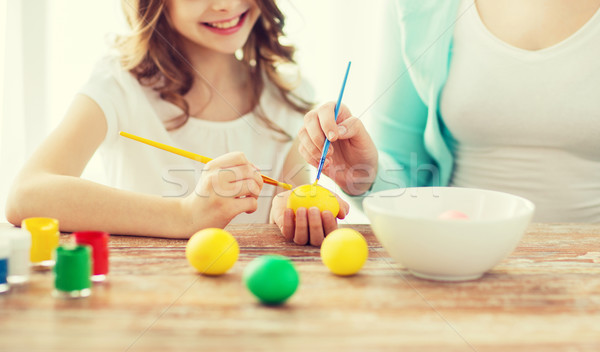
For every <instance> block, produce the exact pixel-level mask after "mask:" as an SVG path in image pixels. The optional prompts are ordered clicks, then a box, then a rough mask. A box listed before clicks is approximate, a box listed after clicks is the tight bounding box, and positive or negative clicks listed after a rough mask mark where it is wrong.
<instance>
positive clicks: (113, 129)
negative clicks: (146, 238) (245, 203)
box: [80, 56, 303, 223]
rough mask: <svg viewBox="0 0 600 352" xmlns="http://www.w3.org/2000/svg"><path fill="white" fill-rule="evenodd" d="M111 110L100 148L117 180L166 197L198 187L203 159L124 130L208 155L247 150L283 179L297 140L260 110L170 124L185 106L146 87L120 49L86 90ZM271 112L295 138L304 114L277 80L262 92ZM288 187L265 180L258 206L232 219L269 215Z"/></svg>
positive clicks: (110, 177)
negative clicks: (129, 69) (284, 94)
mask: <svg viewBox="0 0 600 352" xmlns="http://www.w3.org/2000/svg"><path fill="white" fill-rule="evenodd" d="M80 93H81V94H84V95H87V96H88V97H90V98H91V99H93V100H94V101H95V102H96V103H97V104H98V105H99V106H100V108H101V109H102V111H103V112H104V116H105V118H106V123H107V126H108V130H107V134H106V138H105V139H104V141H103V142H102V144H101V146H100V148H99V150H100V153H101V155H102V158H103V161H104V165H105V169H106V173H107V180H108V183H109V185H110V186H113V187H116V188H119V189H125V190H130V191H136V192H143V193H147V194H155V195H159V196H162V197H184V196H186V195H188V194H190V193H191V192H192V191H194V189H195V187H196V184H197V183H198V180H199V179H200V177H201V176H202V169H203V167H204V164H201V163H199V162H196V161H193V160H190V159H187V158H184V157H182V156H179V155H175V154H172V153H169V152H166V151H163V150H160V149H157V148H154V147H152V146H149V145H146V144H142V143H140V142H137V141H133V140H131V139H128V138H125V137H122V136H120V135H119V131H125V132H129V133H132V134H134V135H138V136H140V137H144V138H148V139H151V140H153V141H157V142H160V143H164V144H168V145H171V146H174V147H177V148H181V149H184V150H187V151H190V152H193V153H196V154H200V155H203V156H206V157H209V158H213V159H214V158H216V157H218V156H220V155H223V154H225V153H229V152H233V151H241V152H243V153H244V154H245V155H246V157H247V158H248V160H249V161H250V162H251V163H253V164H254V165H256V166H257V167H258V168H260V170H261V173H262V174H264V175H267V176H269V177H272V178H275V179H277V180H281V179H282V171H283V163H284V160H285V158H286V156H287V153H288V151H289V150H290V147H291V145H292V142H291V141H290V140H288V139H286V138H285V136H282V135H281V134H277V133H276V132H274V131H273V130H272V129H269V128H268V127H266V126H265V125H264V124H263V123H262V122H261V121H259V119H258V118H257V117H256V115H255V113H253V112H251V113H248V114H245V115H243V116H241V117H239V118H238V119H235V120H232V121H226V122H215V121H207V120H201V119H198V118H194V117H191V118H190V119H189V120H188V121H187V122H186V123H185V125H183V126H182V127H180V128H178V129H176V130H171V131H168V130H167V129H166V127H165V126H166V125H165V123H166V122H167V121H169V120H171V119H172V118H173V117H176V116H178V115H180V114H181V113H182V110H181V109H179V108H178V107H177V106H175V105H173V104H171V103H169V102H167V101H165V100H163V99H161V98H160V97H159V95H158V93H157V92H155V91H154V90H153V89H152V88H149V87H145V86H142V85H141V84H139V83H138V81H137V79H136V78H135V77H134V76H133V75H131V74H130V73H129V72H127V71H125V70H123V69H122V67H121V65H120V63H119V60H118V58H117V57H116V56H108V57H106V58H104V59H103V60H101V61H100V62H99V63H98V64H97V66H96V68H95V70H94V72H93V74H92V76H91V77H90V79H89V80H88V82H87V83H86V84H85V85H84V87H83V88H82V89H81V91H80ZM260 107H261V108H262V110H263V111H264V113H265V114H266V116H267V117H268V118H269V119H270V120H271V121H273V122H274V123H276V124H277V125H278V126H279V127H281V128H282V129H283V130H284V131H286V132H287V133H288V134H289V135H290V136H292V137H295V136H296V135H297V133H298V131H299V129H300V127H301V126H302V123H303V118H302V115H301V114H300V113H298V112H296V111H294V110H292V109H291V108H290V107H289V106H288V105H286V104H285V103H284V101H283V100H282V98H281V97H280V95H279V92H278V91H277V90H276V89H275V88H274V86H273V85H272V84H270V82H265V90H264V92H263V94H262V96H261V98H260ZM276 191H281V189H276V187H275V186H272V185H268V184H265V185H264V187H263V189H262V192H261V194H260V197H259V200H258V210H257V211H256V212H254V213H252V214H245V213H244V214H240V215H238V216H237V217H235V218H234V219H233V221H232V223H266V222H268V217H269V211H270V209H271V201H272V198H273V196H274V194H275V193H276Z"/></svg>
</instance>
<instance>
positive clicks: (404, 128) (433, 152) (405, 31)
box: [367, 0, 459, 191]
mask: <svg viewBox="0 0 600 352" xmlns="http://www.w3.org/2000/svg"><path fill="white" fill-rule="evenodd" d="M458 5H459V0H396V1H395V2H394V5H393V6H392V7H391V8H390V9H388V10H389V11H386V13H385V16H384V17H385V19H384V21H383V34H382V38H381V40H382V43H384V45H385V46H386V47H385V48H383V50H382V51H381V53H380V57H381V58H380V60H381V61H380V62H381V66H380V67H379V68H378V72H379V74H378V76H379V77H378V79H377V81H378V84H377V86H376V92H375V93H376V94H375V96H376V97H378V99H377V100H376V101H375V103H374V104H373V107H372V109H371V117H370V120H369V121H368V122H367V129H368V131H369V133H370V134H371V136H372V138H373V140H374V141H375V144H376V145H377V149H378V150H379V169H378V173H377V179H376V181H375V183H374V185H373V187H372V191H378V190H383V189H391V188H404V187H415V186H445V185H447V184H448V183H449V181H450V177H451V174H452V167H453V161H454V159H453V155H452V151H451V145H452V144H453V139H452V136H451V135H450V133H449V132H448V130H447V129H446V128H445V126H444V124H443V121H442V119H441V116H440V112H439V99H440V93H441V90H442V87H443V86H444V84H445V82H446V79H447V77H448V69H449V64H450V58H451V49H452V37H453V32H454V22H455V21H456V20H457V15H458Z"/></svg>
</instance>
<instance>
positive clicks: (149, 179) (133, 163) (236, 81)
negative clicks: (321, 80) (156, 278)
mask: <svg viewBox="0 0 600 352" xmlns="http://www.w3.org/2000/svg"><path fill="white" fill-rule="evenodd" d="M122 5H123V8H124V10H125V12H126V16H127V20H128V22H129V24H130V26H131V28H132V30H133V32H132V34H131V35H130V36H126V37H121V38H120V39H119V40H118V41H117V48H118V49H119V52H120V54H119V55H116V56H110V57H108V58H106V59H104V60H102V61H101V62H100V63H99V64H98V66H97V67H96V69H95V72H94V73H93V75H92V76H91V78H90V80H89V81H88V83H87V84H86V85H85V86H84V87H83V88H82V90H81V92H80V94H78V95H77V96H76V97H75V100H74V102H73V104H72V106H71V107H70V109H69V110H68V112H67V114H66V116H65V118H64V120H63V121H62V123H61V124H60V125H59V126H58V128H57V129H56V130H55V131H54V132H53V133H52V134H51V135H50V136H49V137H48V138H47V140H46V141H44V142H43V144H42V145H41V146H40V147H39V149H38V150H37V151H36V153H35V154H34V155H33V156H32V157H31V159H30V160H29V161H28V162H27V163H26V165H25V166H24V168H23V170H22V171H21V173H20V175H19V176H18V177H17V180H16V182H15V184H14V186H13V188H12V190H11V195H10V196H9V199H8V203H7V214H6V215H7V219H8V220H9V221H10V222H11V223H13V224H15V225H18V224H20V222H21V220H23V219H24V218H27V217H31V216H48V217H54V218H57V219H59V221H60V224H61V230H62V231H77V230H84V229H96V230H103V231H107V232H109V233H115V234H130V235H148V236H160V237H174V238H187V237H189V236H190V235H192V234H193V233H194V232H196V231H198V230H200V229H202V228H206V227H224V226H225V225H227V224H228V223H229V222H230V221H232V220H235V221H236V222H266V221H267V220H268V212H269V209H270V205H271V200H272V198H273V196H274V195H275V192H276V189H275V188H274V187H273V186H267V187H265V188H264V189H263V182H262V178H261V176H260V173H259V170H260V172H262V173H264V174H266V175H268V176H270V177H273V178H276V179H282V180H286V181H287V182H293V183H304V182H305V180H307V179H306V176H305V170H304V168H303V167H302V165H303V162H301V158H299V157H297V156H295V154H296V152H295V151H296V149H297V148H291V146H292V141H291V139H290V137H289V136H290V135H295V133H296V132H297V131H298V129H299V127H300V126H301V123H302V114H303V113H304V112H306V111H307V110H308V108H309V105H308V104H307V103H306V101H305V100H303V99H301V98H300V97H299V96H298V95H296V94H294V93H293V92H292V91H291V84H289V82H287V81H286V80H284V78H283V77H282V76H281V75H280V74H279V71H278V67H279V65H282V64H293V63H294V61H293V59H292V54H293V48H292V47H289V46H284V45H282V44H281V43H280V42H279V39H280V37H281V36H282V35H283V32H282V29H283V25H284V18H283V15H282V13H281V12H280V11H279V9H278V8H277V6H276V5H275V1H274V0H229V1H226V0H201V1H190V0H139V1H131V0H123V2H122ZM240 48H241V50H238V49H240ZM238 51H239V52H238ZM236 52H238V56H239V57H240V58H238V57H236ZM121 130H122V131H126V132H130V133H133V134H136V135H139V136H142V137H145V138H148V139H152V140H156V141H160V142H163V143H166V144H170V145H175V146H177V147H180V148H182V149H186V150H190V151H194V152H196V153H198V154H201V155H206V156H209V157H215V159H214V160H213V161H212V162H210V163H208V164H206V165H205V166H204V165H199V164H198V163H197V162H194V161H191V160H187V159H184V158H182V157H179V156H177V155H172V154H170V153H167V152H164V151H160V150H157V149H154V148H152V147H149V146H147V145H143V144H140V143H138V142H134V141H131V140H128V139H125V138H123V137H120V136H119V134H118V132H119V131H121ZM96 150H100V152H101V153H102V156H103V159H104V162H105V165H106V169H107V172H108V179H109V181H110V183H111V186H112V187H109V186H105V185H100V184H97V183H93V182H90V181H87V180H84V179H81V178H80V175H81V173H82V171H83V169H84V168H85V165H86V163H87V162H88V161H89V160H90V158H91V157H92V155H93V154H94V153H95V152H96ZM288 151H289V153H288ZM299 170H300V172H298V171H299ZM244 213H245V214H244ZM249 214H251V215H249ZM341 216H342V217H343V214H342V215H341ZM234 218H235V219H234ZM334 221H335V220H334Z"/></svg>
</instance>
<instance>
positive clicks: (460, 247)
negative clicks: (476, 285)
mask: <svg viewBox="0 0 600 352" xmlns="http://www.w3.org/2000/svg"><path fill="white" fill-rule="evenodd" d="M363 206H364V210H365V213H366V214H367V217H368V218H369V220H370V221H371V227H372V228H373V232H374V233H375V236H376V237H377V239H378V240H379V241H380V242H381V244H382V245H383V247H384V248H385V249H386V250H387V251H388V253H389V254H390V255H391V256H392V258H394V259H395V260H396V261H397V262H398V263H400V264H401V265H403V266H404V267H406V268H407V269H408V270H409V271H410V272H412V273H413V274H414V275H416V276H418V277H421V278H425V279H431V280H443V281H464V280H474V279H477V278H479V277H480V276H481V275H483V273H485V272H486V271H488V270H489V269H491V268H492V267H494V266H495V265H496V264H498V263H499V262H500V261H502V259H504V258H505V257H506V256H507V255H508V254H510V253H511V252H512V251H513V250H514V248H515V247H516V246H517V244H518V243H519V241H520V240H521V237H522V236H523V233H524V232H525V230H526V229H527V226H528V224H529V222H530V221H531V217H532V216H533V212H534V210H535V206H534V205H533V203H532V202H530V201H529V200H527V199H524V198H521V197H517V196H514V195H512V194H508V193H502V192H495V191H487V190H481V189H472V188H459V187H415V188H403V189H392V190H387V191H382V192H377V193H374V194H371V195H369V196H367V197H366V198H365V199H364V201H363ZM449 210H455V211H460V212H462V213H464V214H466V215H467V216H468V219H466V220H465V219H449V220H445V219H440V218H439V216H440V215H441V214H442V213H444V212H446V211H449Z"/></svg>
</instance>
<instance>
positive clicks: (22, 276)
mask: <svg viewBox="0 0 600 352" xmlns="http://www.w3.org/2000/svg"><path fill="white" fill-rule="evenodd" d="M0 236H7V237H8V239H9V241H10V256H9V258H8V283H9V284H11V285H18V284H22V283H24V282H27V281H28V280H29V253H30V250H31V234H30V233H29V232H28V231H27V230H24V229H21V228H18V227H13V228H9V229H6V230H2V234H0Z"/></svg>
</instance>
